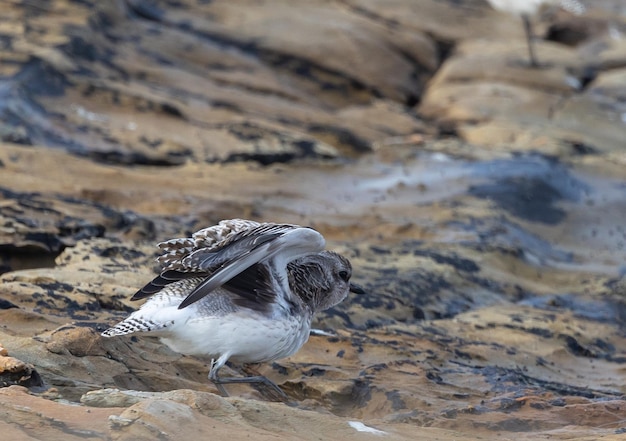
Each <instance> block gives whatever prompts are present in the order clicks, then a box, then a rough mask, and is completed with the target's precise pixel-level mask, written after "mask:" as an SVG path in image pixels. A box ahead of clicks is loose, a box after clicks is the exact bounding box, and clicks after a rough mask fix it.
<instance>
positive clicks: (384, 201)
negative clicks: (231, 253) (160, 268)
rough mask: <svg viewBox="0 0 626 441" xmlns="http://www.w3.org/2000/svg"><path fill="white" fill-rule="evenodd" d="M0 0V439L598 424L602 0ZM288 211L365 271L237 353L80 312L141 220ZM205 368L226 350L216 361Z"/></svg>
mask: <svg viewBox="0 0 626 441" xmlns="http://www.w3.org/2000/svg"><path fill="white" fill-rule="evenodd" d="M584 3H585V4H586V6H587V11H586V12H585V13H584V14H583V15H581V16H577V17H574V16H571V15H569V14H567V13H564V12H563V11H557V10H553V9H548V10H546V11H544V12H543V13H542V14H541V15H540V16H538V17H535V20H534V25H535V31H536V33H537V34H538V35H539V37H540V38H539V40H538V41H537V49H538V56H539V58H540V60H541V61H542V62H543V66H542V68H541V69H538V70H533V69H530V68H529V67H528V66H527V64H526V59H525V57H526V51H525V46H524V40H523V33H522V28H521V25H520V24H519V23H518V21H517V19H516V18H515V17H509V16H506V15H504V14H501V13H497V12H495V11H492V10H491V9H490V8H489V7H488V6H487V4H486V2H482V1H480V0H464V1H446V2H444V1H435V0H422V1H419V2H416V1H409V0H394V1H392V2H390V1H387V0H386V1H358V2H357V1H350V0H347V1H346V0H342V1H336V0H333V1H307V2H296V3H294V2H293V1H289V2H286V1H281V0H270V1H266V2H252V1H251V2H232V1H212V2H190V1H177V2H170V1H146V0H126V1H122V0H119V1H114V2H95V1H93V2H92V1H80V2H78V1H69V0H67V1H63V0H55V1H50V2H45V3H41V2H30V1H23V2H7V1H4V2H1V1H0V4H1V5H2V9H3V14H2V17H0V75H1V77H0V140H1V141H0V274H1V275H0V283H1V284H0V343H1V344H0V386H2V388H0V413H1V414H2V418H0V430H1V431H2V434H3V439H7V440H13V439H15V440H22V439H24V440H27V439H46V440H53V439H63V440H67V439H104V440H141V439H179V438H183V437H188V438H197V437H201V436H204V437H215V438H219V437H231V438H232V439H240V438H246V437H255V438H259V439H320V438H321V439H331V440H332V439H365V438H383V439H398V440H409V439H415V438H416V437H418V438H420V439H432V440H452V439H467V440H475V439H479V438H480V439H512V438H516V439H527V440H537V439H581V440H592V439H593V440H596V439H607V440H608V439H621V438H622V437H624V433H626V400H624V395H625V393H626V390H625V388H624V384H626V381H625V380H626V370H625V366H626V339H625V337H626V334H625V329H624V324H623V323H624V319H625V317H626V303H625V295H626V279H625V277H626V276H625V274H626V267H625V266H624V262H625V261H626V229H625V227H624V222H623V219H624V214H625V213H626V151H625V149H624V143H623V140H624V139H626V125H625V124H624V115H626V108H625V107H624V97H625V96H626V89H625V86H624V85H625V84H626V81H624V79H625V78H626V74H625V72H626V70H625V69H626V55H625V54H626V51H625V50H624V49H625V48H626V43H625V42H626V38H624V34H625V33H626V11H625V10H624V9H623V5H622V2H620V1H617V0H615V1H610V0H604V1H597V0H596V1H585V2H584ZM233 217H241V218H253V219H257V220H262V221H281V222H294V223H299V224H306V225H311V226H313V227H315V228H317V229H318V230H319V231H321V232H322V233H323V234H324V235H325V236H326V238H327V239H328V244H329V248H331V249H334V250H337V251H340V252H342V253H344V254H345V255H347V256H349V257H350V259H351V261H352V263H353V266H354V279H355V280H356V281H357V282H358V283H360V284H362V285H363V286H364V287H365V288H366V289H367V292H368V293H367V295H365V296H359V297H355V298H351V299H349V300H348V301H346V302H344V303H342V304H341V305H339V306H338V307H336V308H334V309H333V310H331V311H327V312H326V313H324V314H321V315H320V316H319V317H318V318H317V320H316V323H315V326H316V328H318V329H321V330H324V331H326V333H322V334H320V335H314V336H312V337H311V338H310V340H309V342H308V343H307V345H305V347H304V348H303V349H302V350H301V351H300V352H299V353H298V354H296V355H294V356H293V357H290V358H288V359H285V360H278V361H276V362H274V363H270V364H263V365H259V366H256V367H248V368H246V369H252V368H254V369H257V370H258V371H260V372H261V373H262V374H263V375H266V376H268V377H269V378H271V379H272V380H273V381H275V382H276V383H278V384H280V385H281V387H282V388H283V389H284V390H285V392H286V393H287V394H288V395H289V397H290V398H291V400H292V401H291V402H290V403H289V404H287V405H285V404H279V403H271V402H268V401H267V400H266V396H265V395H264V391H263V390H258V391H257V390H255V389H252V388H250V387H248V386H229V388H228V389H229V392H230V393H231V395H232V396H231V397H230V398H221V397H218V396H216V395H215V393H216V390H215V388H214V387H213V386H212V384H211V383H210V382H208V381H207V378H206V375H207V372H208V368H207V360H203V359H199V358H193V357H184V356H181V355H179V354H176V353H174V352H172V351H170V350H168V349H167V348H166V347H164V346H163V345H161V344H160V343H159V342H158V341H156V340H153V339H151V338H137V337H132V338H119V339H103V338H101V337H100V336H99V332H100V331H102V330H103V329H105V328H106V327H107V326H108V325H110V324H112V323H114V322H115V321H116V320H119V319H120V318H122V317H124V316H125V315H127V314H128V313H129V312H130V311H132V310H133V309H134V308H136V307H137V305H136V304H135V303H134V302H130V301H129V298H130V296H131V295H132V294H133V293H134V291H135V290H136V289H137V287H139V286H141V285H142V284H143V283H145V281H146V280H147V279H149V278H150V277H151V276H152V275H153V273H154V270H155V266H154V265H155V263H154V257H155V256H156V251H157V249H156V248H155V246H154V244H155V242H157V241H160V240H164V239H168V238H172V237H177V236H184V235H187V234H189V233H190V232H193V231H195V230H197V229H199V228H202V227H205V226H208V225H212V224H214V223H216V222H217V221H219V220H221V219H225V218H233ZM233 369H235V370H237V369H241V367H237V366H234V367H233Z"/></svg>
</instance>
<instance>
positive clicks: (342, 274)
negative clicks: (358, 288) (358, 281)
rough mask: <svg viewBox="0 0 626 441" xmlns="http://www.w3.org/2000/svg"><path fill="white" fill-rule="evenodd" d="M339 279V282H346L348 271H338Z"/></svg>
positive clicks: (348, 275)
mask: <svg viewBox="0 0 626 441" xmlns="http://www.w3.org/2000/svg"><path fill="white" fill-rule="evenodd" d="M339 277H341V280H343V281H345V282H347V281H348V279H349V278H350V274H348V271H339Z"/></svg>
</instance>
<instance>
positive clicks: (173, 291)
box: [102, 219, 363, 399]
mask: <svg viewBox="0 0 626 441" xmlns="http://www.w3.org/2000/svg"><path fill="white" fill-rule="evenodd" d="M158 247H159V248H160V249H161V250H162V252H163V254H162V255H161V256H160V257H158V259H157V260H158V262H159V263H160V264H161V265H162V270H161V272H160V274H159V275H158V276H156V277H155V278H154V279H153V280H152V281H150V282H149V283H148V284H146V285H145V286H144V287H143V288H141V289H140V290H139V291H137V292H136V293H135V295H133V297H132V298H131V300H139V299H144V298H147V299H148V300H147V301H146V302H145V303H144V304H143V305H142V306H141V308H140V309H139V310H137V311H135V312H133V313H132V314H131V315H130V316H129V317H128V318H127V319H125V320H123V321H122V322H120V323H118V324H117V325H115V326H113V327H112V328H109V329H107V330H106V331H104V332H103V333H102V335H103V336H104V337H114V336H120V335H126V334H132V333H135V332H142V333H149V334H151V335H154V336H158V337H160V339H161V341H162V342H163V343H165V344H166V345H168V346H169V347H170V348H171V349H173V350H174V351H176V352H179V353H182V354H186V355H199V356H209V357H210V358H211V365H210V371H209V379H210V380H211V381H212V382H213V383H214V384H215V385H216V387H217V388H218V390H219V391H220V393H221V394H222V395H224V396H228V393H227V392H226V390H225V389H224V387H223V386H222V385H223V384H228V383H261V384H265V385H266V386H269V387H270V388H272V389H274V391H275V392H276V393H277V394H278V396H279V397H281V398H282V399H285V398H286V395H285V394H284V393H283V392H282V390H281V389H280V388H279V387H278V386H277V385H276V384H274V383H273V382H271V381H270V380H269V379H267V378H265V377H263V376H260V375H258V376H251V377H232V378H221V377H219V375H218V372H219V370H220V368H222V367H223V366H224V364H225V363H226V362H227V361H229V360H230V361H234V362H238V363H260V362H266V361H272V360H277V359H280V358H284V357H287V356H289V355H292V354H294V353H296V352H297V351H298V350H299V349H300V348H301V347H302V345H304V343H306V341H307V340H308V338H309V332H310V330H311V319H312V318H313V315H314V314H315V313H316V312H318V311H322V310H325V309H328V308H330V307H332V306H334V305H336V304H338V303H339V302H341V301H342V300H343V299H344V298H346V296H347V295H348V292H349V291H352V292H354V293H357V294H361V293H363V290H362V289H361V288H360V287H358V286H357V285H354V284H352V283H350V277H351V275H352V267H351V265H350V262H349V261H348V259H346V258H345V257H343V256H341V255H339V254H337V253H334V252H332V251H324V247H325V240H324V238H323V236H322V235H321V234H320V233H318V232H317V231H315V230H313V229H312V228H308V227H301V226H298V225H291V224H273V223H258V222H254V221H249V220H242V219H232V220H224V221H221V222H220V223H219V224H218V225H215V226H212V227H209V228H205V229H202V230H200V231H198V232H196V233H194V234H193V235H192V237H190V238H181V239H172V240H168V241H166V242H162V243H160V244H158Z"/></svg>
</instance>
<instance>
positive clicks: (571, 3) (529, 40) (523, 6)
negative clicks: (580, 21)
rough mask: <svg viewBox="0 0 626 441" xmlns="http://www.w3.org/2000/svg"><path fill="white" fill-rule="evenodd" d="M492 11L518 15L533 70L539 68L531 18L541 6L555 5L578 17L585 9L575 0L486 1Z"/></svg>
mask: <svg viewBox="0 0 626 441" xmlns="http://www.w3.org/2000/svg"><path fill="white" fill-rule="evenodd" d="M488 1H489V4H491V6H492V7H493V8H494V9H497V10H500V11H504V12H508V13H510V14H514V15H518V16H520V17H521V18H522V23H523V24H524V33H525V34H526V44H527V46H528V57H529V58H530V65H531V67H533V68H538V67H539V62H538V61H537V57H536V56H535V49H534V46H533V30H532V23H531V18H532V17H533V16H534V15H535V14H537V12H538V11H539V9H540V8H541V7H542V6H543V5H548V4H555V5H558V6H560V7H561V8H563V9H565V10H566V11H569V12H571V13H573V14H576V15H580V14H582V13H583V12H584V11H585V7H584V6H583V5H582V4H581V3H579V2H578V1H577V0H488Z"/></svg>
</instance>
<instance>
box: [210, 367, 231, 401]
mask: <svg viewBox="0 0 626 441" xmlns="http://www.w3.org/2000/svg"><path fill="white" fill-rule="evenodd" d="M218 362H219V359H217V360H216V359H214V358H212V359H211V369H210V370H209V380H211V382H213V384H214V385H215V387H217V390H218V391H219V393H220V394H221V395H222V396H223V397H227V396H228V392H226V389H224V386H222V382H221V380H220V378H219V377H218V376H217V372H218V371H219V370H220V368H221V367H222V366H223V365H224V363H225V362H224V363H222V364H220V365H219V366H217V363H218Z"/></svg>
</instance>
